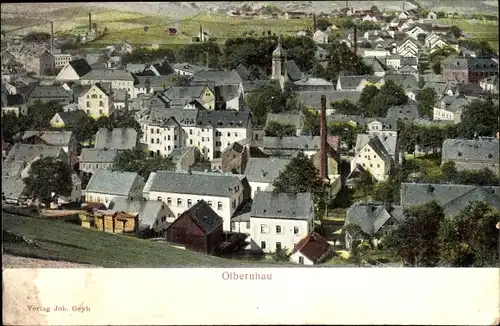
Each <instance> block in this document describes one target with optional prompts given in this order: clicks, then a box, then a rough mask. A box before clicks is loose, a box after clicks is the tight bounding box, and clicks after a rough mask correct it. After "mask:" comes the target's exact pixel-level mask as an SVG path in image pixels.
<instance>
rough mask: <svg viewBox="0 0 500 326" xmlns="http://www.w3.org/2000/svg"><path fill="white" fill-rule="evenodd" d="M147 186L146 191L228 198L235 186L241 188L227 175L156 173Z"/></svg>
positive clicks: (236, 179)
mask: <svg viewBox="0 0 500 326" xmlns="http://www.w3.org/2000/svg"><path fill="white" fill-rule="evenodd" d="M147 184H150V187H149V189H148V191H157V192H170V193H177V194H191V195H202V196H217V197H229V196H231V195H232V193H233V192H234V188H235V187H236V186H241V181H240V179H239V178H238V177H237V176H229V175H217V174H196V173H193V174H189V173H184V172H171V171H158V172H156V173H155V172H153V173H151V175H150V176H149V179H148V181H147ZM146 188H147V186H146V187H145V189H144V191H145V192H146V191H147V189H146Z"/></svg>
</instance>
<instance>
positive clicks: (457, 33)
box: [450, 25, 463, 38]
mask: <svg viewBox="0 0 500 326" xmlns="http://www.w3.org/2000/svg"><path fill="white" fill-rule="evenodd" d="M450 33H451V35H452V36H453V37H455V38H459V37H460V36H462V33H463V32H462V30H461V29H460V28H458V27H457V26H455V25H453V26H451V28H450Z"/></svg>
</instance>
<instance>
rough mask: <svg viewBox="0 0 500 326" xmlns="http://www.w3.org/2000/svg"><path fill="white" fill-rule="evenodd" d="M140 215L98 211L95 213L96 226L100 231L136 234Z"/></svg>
mask: <svg viewBox="0 0 500 326" xmlns="http://www.w3.org/2000/svg"><path fill="white" fill-rule="evenodd" d="M137 222H138V215H131V214H127V213H125V212H115V211H109V210H108V211H96V212H95V213H94V226H95V228H96V229H98V230H100V231H105V232H110V233H128V234H135V232H136V225H137Z"/></svg>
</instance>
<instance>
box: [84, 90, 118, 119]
mask: <svg viewBox="0 0 500 326" xmlns="http://www.w3.org/2000/svg"><path fill="white" fill-rule="evenodd" d="M78 108H79V109H80V110H83V111H84V112H85V113H87V115H89V116H90V117H92V118H94V119H98V118H99V117H101V116H109V115H110V114H111V112H112V111H113V110H114V105H113V97H112V96H111V94H110V92H109V91H108V90H106V89H105V88H104V87H103V85H101V84H99V83H98V84H93V85H92V86H90V87H89V86H88V85H85V86H83V89H82V92H81V94H80V96H79V97H78Z"/></svg>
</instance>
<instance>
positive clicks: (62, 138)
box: [22, 130, 73, 146]
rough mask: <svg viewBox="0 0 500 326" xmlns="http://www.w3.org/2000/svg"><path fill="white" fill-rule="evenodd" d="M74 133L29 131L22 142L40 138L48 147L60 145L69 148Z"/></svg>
mask: <svg viewBox="0 0 500 326" xmlns="http://www.w3.org/2000/svg"><path fill="white" fill-rule="evenodd" d="M72 135H73V132H71V131H41V132H40V131H34V130H28V131H26V132H25V133H24V134H23V136H22V140H26V139H28V138H31V137H38V138H40V139H41V140H43V141H44V142H46V143H47V145H58V146H68V144H69V142H70V140H71V136H72Z"/></svg>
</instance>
